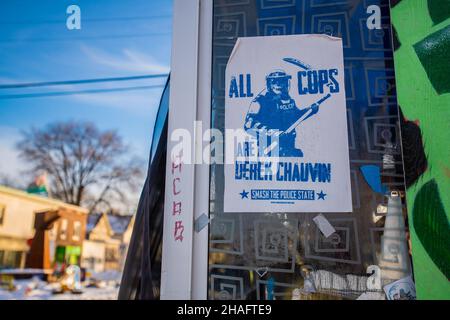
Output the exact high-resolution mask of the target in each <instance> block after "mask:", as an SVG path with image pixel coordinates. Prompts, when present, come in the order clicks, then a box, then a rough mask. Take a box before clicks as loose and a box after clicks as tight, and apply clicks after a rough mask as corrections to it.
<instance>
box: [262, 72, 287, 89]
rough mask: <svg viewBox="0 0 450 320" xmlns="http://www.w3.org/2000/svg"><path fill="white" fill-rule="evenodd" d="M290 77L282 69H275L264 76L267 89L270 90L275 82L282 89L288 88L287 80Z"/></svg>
mask: <svg viewBox="0 0 450 320" xmlns="http://www.w3.org/2000/svg"><path fill="white" fill-rule="evenodd" d="M291 78H292V77H291V76H290V75H288V74H287V73H286V72H285V71H283V70H275V71H273V72H271V73H269V74H268V75H267V76H266V85H267V90H269V91H272V89H271V87H272V85H273V84H277V85H278V86H280V87H281V88H282V89H284V90H289V80H290V79H291Z"/></svg>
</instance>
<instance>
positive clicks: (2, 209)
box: [0, 204, 5, 226]
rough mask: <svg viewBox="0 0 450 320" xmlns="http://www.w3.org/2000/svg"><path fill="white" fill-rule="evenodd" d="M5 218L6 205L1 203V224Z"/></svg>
mask: <svg viewBox="0 0 450 320" xmlns="http://www.w3.org/2000/svg"><path fill="white" fill-rule="evenodd" d="M4 219H5V206H4V205H2V204H0V226H1V225H2V224H3V220H4Z"/></svg>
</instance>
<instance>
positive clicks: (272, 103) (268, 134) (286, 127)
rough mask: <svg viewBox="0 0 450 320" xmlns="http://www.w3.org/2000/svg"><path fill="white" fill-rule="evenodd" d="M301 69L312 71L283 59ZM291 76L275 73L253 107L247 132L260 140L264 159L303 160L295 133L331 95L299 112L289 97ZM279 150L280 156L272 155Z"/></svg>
mask: <svg viewBox="0 0 450 320" xmlns="http://www.w3.org/2000/svg"><path fill="white" fill-rule="evenodd" d="M283 60H284V61H286V62H289V63H292V64H294V65H296V66H298V67H300V68H302V69H306V70H307V69H309V68H310V67H309V66H308V65H306V64H304V63H302V62H301V61H299V60H297V59H293V58H285V59H283ZM291 79H292V76H291V75H289V74H287V73H286V72H285V71H284V70H275V71H273V72H271V73H269V74H268V75H267V76H266V88H265V89H264V90H263V91H262V92H261V93H260V94H259V95H257V97H256V98H255V99H253V101H252V102H251V104H250V107H249V110H248V112H247V115H246V118H245V124H244V129H245V130H246V132H247V133H249V134H251V135H252V136H254V137H255V138H256V139H257V143H258V148H259V151H260V154H261V153H262V154H263V155H264V156H269V157H270V156H281V157H303V151H302V150H301V149H300V148H297V147H296V139H297V138H296V135H297V134H296V131H295V129H296V128H297V127H298V126H299V125H300V123H301V122H303V121H305V120H306V119H308V118H310V117H312V116H314V115H315V114H316V113H317V112H318V111H319V106H320V104H321V103H323V102H324V101H325V100H327V99H328V98H329V97H331V94H330V93H328V94H327V95H325V96H323V97H322V98H320V99H319V100H317V101H316V102H315V103H313V104H311V105H310V106H309V107H306V108H304V109H300V108H299V107H298V106H297V103H296V102H295V100H294V99H293V98H292V97H291V95H290V94H289V91H290V83H291ZM277 146H279V149H278V153H275V152H272V150H274V148H275V147H277Z"/></svg>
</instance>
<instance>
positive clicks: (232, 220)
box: [208, 0, 411, 300]
mask: <svg viewBox="0 0 450 320" xmlns="http://www.w3.org/2000/svg"><path fill="white" fill-rule="evenodd" d="M367 3H370V4H375V5H378V6H379V7H380V8H381V10H382V28H381V29H379V30H376V31H369V29H368V28H367V26H366V23H365V21H366V20H367V17H368V15H367V13H366V7H367ZM311 33H319V34H328V35H332V36H335V37H340V38H342V41H343V47H344V67H345V88H346V106H347V123H348V137H349V141H348V144H349V155H350V172H351V189H352V201H353V212H351V213H337V212H336V213H326V214H324V215H325V216H326V218H327V219H328V221H329V222H330V223H331V224H332V225H333V226H334V228H335V229H336V232H335V233H334V234H333V236H332V237H329V238H324V237H323V236H322V234H321V233H320V232H319V230H318V228H317V227H316V225H315V223H314V222H313V221H312V219H313V218H314V217H315V216H316V215H317V214H313V213H305V212H298V213H284V212H266V213H248V212H242V213H224V210H223V194H224V166H223V165H219V164H213V165H212V166H211V175H210V176H211V178H210V179H211V180H210V215H211V216H213V219H212V220H211V226H210V244H209V247H210V250H209V288H208V289H209V290H208V292H209V293H208V297H209V299H261V300H265V299H277V300H281V299H287V300H291V299H306V300H310V299H313V300H315V299H357V298H358V297H359V296H361V295H362V294H363V293H367V292H372V293H374V294H379V296H381V293H382V286H381V287H380V286H377V287H370V286H369V287H368V286H367V283H368V277H369V276H370V275H371V273H372V272H371V271H370V270H371V268H369V267H370V266H376V268H380V270H381V284H382V285H384V284H387V283H390V282H392V281H393V280H397V279H399V278H401V277H404V276H407V275H409V274H410V273H411V265H410V256H409V254H408V242H407V239H406V234H407V233H406V231H407V222H405V219H404V217H405V216H406V208H405V206H404V197H403V195H404V178H403V165H402V158H401V145H400V135H399V127H398V119H399V118H398V106H397V100H396V91H395V78H394V68H393V54H392V50H393V49H392V33H391V27H390V18H389V3H388V1H378V0H373V1H365V0H344V1H331V0H327V1H322V0H289V1H266V0H261V1H245V0H242V1H240V0H215V1H214V20H213V59H212V60H213V64H212V77H213V78H212V127H213V128H216V129H219V130H221V131H222V132H224V129H225V124H224V109H225V68H226V65H227V62H228V59H229V57H230V54H231V52H232V50H233V47H234V45H235V43H236V40H237V38H238V37H254V36H277V35H290V34H311ZM366 166H372V167H375V168H378V169H379V172H380V175H381V183H382V184H383V185H384V186H385V187H386V188H387V192H386V193H385V194H382V193H379V192H376V191H375V190H374V189H373V188H372V187H371V186H370V185H369V184H368V183H367V180H366V179H365V177H364V168H365V167H366ZM392 226H394V227H392ZM368 269H369V273H368Z"/></svg>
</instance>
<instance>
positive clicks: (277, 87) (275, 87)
mask: <svg viewBox="0 0 450 320" xmlns="http://www.w3.org/2000/svg"><path fill="white" fill-rule="evenodd" d="M290 78H291V77H290V76H282V77H268V78H267V90H268V91H271V92H273V93H274V94H276V95H286V94H288V93H289V86H290Z"/></svg>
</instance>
